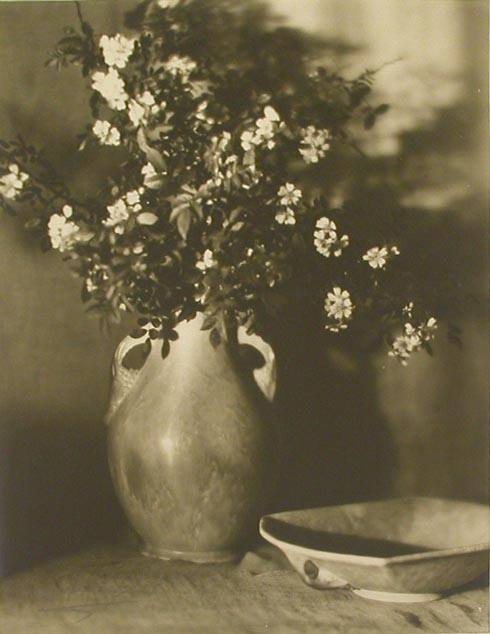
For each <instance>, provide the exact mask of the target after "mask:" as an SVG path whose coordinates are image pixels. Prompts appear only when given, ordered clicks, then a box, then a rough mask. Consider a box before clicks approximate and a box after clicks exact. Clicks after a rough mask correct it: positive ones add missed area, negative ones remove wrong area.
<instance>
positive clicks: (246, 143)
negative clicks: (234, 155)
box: [240, 130, 256, 152]
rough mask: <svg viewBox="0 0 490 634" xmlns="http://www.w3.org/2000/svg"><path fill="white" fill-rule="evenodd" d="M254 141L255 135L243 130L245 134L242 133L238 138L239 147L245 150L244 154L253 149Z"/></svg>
mask: <svg viewBox="0 0 490 634" xmlns="http://www.w3.org/2000/svg"><path fill="white" fill-rule="evenodd" d="M255 139H256V137H255V133H254V132H252V131H251V130H245V132H242V135H241V136H240V140H241V146H242V148H243V149H244V150H245V152H249V151H250V150H252V149H253V148H254V147H255V145H256V144H255Z"/></svg>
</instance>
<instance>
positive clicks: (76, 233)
mask: <svg viewBox="0 0 490 634" xmlns="http://www.w3.org/2000/svg"><path fill="white" fill-rule="evenodd" d="M72 214H73V209H72V208H71V207H70V205H65V206H64V207H63V211H62V213H61V214H53V215H52V216H51V217H50V219H49V222H48V234H49V238H50V240H51V245H52V247H53V249H58V251H60V252H63V251H68V250H69V249H71V248H72V247H73V246H74V245H75V244H76V243H77V242H78V241H79V240H80V239H81V238H82V233H81V230H80V227H79V226H78V225H77V224H76V223H75V222H73V221H72V220H68V218H71V216H72Z"/></svg>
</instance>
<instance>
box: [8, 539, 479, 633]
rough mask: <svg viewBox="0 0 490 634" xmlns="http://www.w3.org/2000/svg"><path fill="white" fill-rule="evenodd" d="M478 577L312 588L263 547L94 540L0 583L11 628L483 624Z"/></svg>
mask: <svg viewBox="0 0 490 634" xmlns="http://www.w3.org/2000/svg"><path fill="white" fill-rule="evenodd" d="M483 586H484V584H483V583H482V582H480V583H475V584H473V585H471V586H469V587H467V588H466V589H465V590H464V591H461V592H458V593H455V594H452V595H450V596H448V597H445V598H442V599H440V600H438V601H434V602H431V603H424V604H387V603H379V602H375V601H370V600H367V599H363V598H361V597H358V596H356V595H354V594H352V593H351V592H350V591H349V590H345V589H342V590H338V589H336V590H323V591H320V590H314V589H312V588H310V587H308V586H306V585H305V584H304V583H303V582H302V581H301V579H300V578H299V576H298V575H297V574H296V573H295V572H294V571H293V570H291V569H289V568H288V567H287V566H286V565H285V564H284V563H282V562H281V561H280V560H279V559H278V558H277V557H275V556H270V554H268V553H267V552H266V551H265V550H264V549H262V550H260V549H259V550H258V551H256V552H255V553H253V552H251V553H247V555H246V557H245V558H244V559H243V560H242V562H241V563H239V564H231V563H228V564H213V565H202V564H192V563H188V562H183V561H161V560H158V559H150V558H147V557H144V556H142V555H140V554H139V552H138V550H137V549H135V548H129V547H126V546H125V547H122V546H110V547H109V546H97V547H92V548H89V549H87V550H86V551H84V552H80V553H78V554H75V555H71V556H68V557H64V558H62V559H58V560H53V561H50V562H48V563H46V564H42V565H39V566H37V567H35V568H32V569H31V570H29V571H26V572H22V573H18V574H16V575H13V576H11V577H8V578H6V579H4V580H3V582H2V583H1V584H0V600H1V602H0V605H1V608H0V631H1V632H5V633H7V632H8V634H31V633H32V634H38V633H39V634H60V633H64V632H82V633H84V632H90V633H97V634H106V633H112V632H117V634H126V633H128V634H129V633H131V634H135V633H138V634H139V633H140V632H143V633H147V632H148V633H150V632H151V634H159V633H163V634H166V633H172V634H180V633H183V634H184V633H185V634H187V633H190V634H192V633H193V632H196V633H197V632H199V634H201V633H203V634H204V633H210V634H211V633H212V634H221V633H230V634H235V633H236V634H242V633H243V634H258V633H267V634H293V633H294V634H297V633H300V634H313V633H315V634H316V633H318V634H319V633H322V634H337V633H340V634H344V633H347V634H358V633H359V634H360V633H361V632H362V634H372V633H376V632H382V633H385V632H386V633H387V634H396V633H398V632H418V633H419V634H420V632H433V633H436V632H444V633H448V632H459V633H470V632H488V631H489V627H488V625H489V607H488V588H487V587H483Z"/></svg>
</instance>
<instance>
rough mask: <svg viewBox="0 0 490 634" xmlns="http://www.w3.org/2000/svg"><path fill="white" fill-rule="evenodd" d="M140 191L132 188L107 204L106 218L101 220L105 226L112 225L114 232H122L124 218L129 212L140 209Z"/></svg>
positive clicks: (126, 217) (136, 211)
mask: <svg viewBox="0 0 490 634" xmlns="http://www.w3.org/2000/svg"><path fill="white" fill-rule="evenodd" d="M141 209H142V205H141V201H140V192H139V191H138V190H136V189H133V190H131V191H129V192H127V194H125V195H124V196H122V197H121V198H118V199H117V200H116V201H115V202H114V203H113V204H112V205H108V207H107V211H108V212H109V216H108V218H106V219H105V220H103V221H102V223H103V224H104V225H105V226H106V227H114V231H115V233H118V234H122V233H124V226H125V223H126V220H128V219H129V217H130V215H131V214H134V213H138V212H139V211H141Z"/></svg>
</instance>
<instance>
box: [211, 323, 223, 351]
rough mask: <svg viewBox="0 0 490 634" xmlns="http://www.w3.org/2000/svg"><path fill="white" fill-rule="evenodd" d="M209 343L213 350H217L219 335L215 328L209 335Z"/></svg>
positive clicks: (219, 341) (219, 340)
mask: <svg viewBox="0 0 490 634" xmlns="http://www.w3.org/2000/svg"><path fill="white" fill-rule="evenodd" d="M209 341H210V342H211V345H212V346H213V348H217V347H218V346H219V344H220V343H221V335H220V332H219V330H218V329H217V328H213V329H212V330H211V332H210V333H209Z"/></svg>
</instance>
